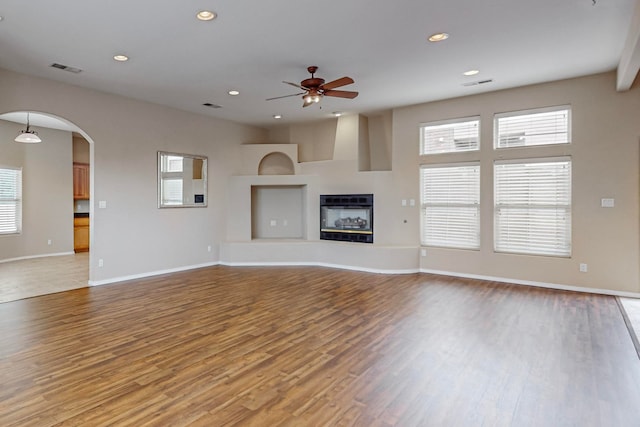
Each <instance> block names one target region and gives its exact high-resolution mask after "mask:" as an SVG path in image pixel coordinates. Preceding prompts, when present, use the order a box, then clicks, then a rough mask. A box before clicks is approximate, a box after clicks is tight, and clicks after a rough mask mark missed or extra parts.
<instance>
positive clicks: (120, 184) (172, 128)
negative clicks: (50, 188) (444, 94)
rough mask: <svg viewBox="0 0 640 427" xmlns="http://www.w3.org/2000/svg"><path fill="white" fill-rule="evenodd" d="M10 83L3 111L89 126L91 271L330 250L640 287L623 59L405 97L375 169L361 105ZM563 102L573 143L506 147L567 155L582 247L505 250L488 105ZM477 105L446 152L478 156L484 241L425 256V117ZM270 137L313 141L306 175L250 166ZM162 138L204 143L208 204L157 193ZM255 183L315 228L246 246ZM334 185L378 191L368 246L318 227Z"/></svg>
mask: <svg viewBox="0 0 640 427" xmlns="http://www.w3.org/2000/svg"><path fill="white" fill-rule="evenodd" d="M0 93H2V94H3V96H2V97H0V113H3V112H9V111H20V110H34V111H42V112H48V113H52V114H55V115H57V116H60V117H62V118H64V119H67V120H70V121H71V122H73V123H75V124H76V125H78V126H79V127H80V128H81V129H83V131H84V132H85V133H86V136H87V137H88V139H89V140H91V141H92V142H95V144H93V146H92V153H91V155H92V159H91V163H92V175H93V176H92V191H93V195H92V205H93V206H92V208H93V211H92V213H93V215H92V227H93V230H92V231H93V232H92V236H93V238H94V242H93V243H92V251H91V263H92V269H91V270H92V273H91V275H92V280H93V281H96V282H100V281H108V280H109V279H114V278H122V277H128V276H135V275H144V274H148V273H152V272H158V271H163V270H168V269H175V268H182V267H188V266H194V265H201V264H206V263H212V262H217V261H223V262H229V263H233V262H234V260H235V261H238V262H244V263H251V262H256V261H258V262H261V263H262V262H266V263H268V262H270V261H273V262H284V263H286V262H291V261H295V262H302V263H304V262H311V263H313V262H324V263H328V264H335V265H344V266H346V267H355V268H358V267H363V268H386V269H393V268H394V266H397V270H398V271H410V270H412V269H415V270H417V269H419V268H421V269H423V270H429V271H442V272H448V273H453V274H459V275H474V276H484V277H497V278H504V279H507V280H516V281H524V282H527V281H528V282H542V283H550V284H559V285H569V286H578V287H585V288H594V289H609V290H614V291H621V292H639V291H640V287H639V276H640V272H639V260H640V251H639V247H638V246H639V245H638V244H639V236H640V231H639V213H640V212H639V204H640V203H639V196H638V194H639V181H640V178H639V173H638V162H639V160H640V152H639V149H638V147H639V139H640V121H638V120H637V118H638V113H639V112H640V96H639V94H640V89H639V88H638V87H636V88H634V89H633V90H632V91H629V92H624V93H618V92H616V91H615V73H606V74H601V75H595V76H588V77H584V78H579V79H572V80H567V81H560V82H552V83H547V84H542V85H536V86H530V87H524V88H517V89H512V90H505V91H500V92H494V93H487V94H481V95H477V96H470V97H465V98H457V99H452V100H446V101H441V102H433V103H427V104H421V105H415V106H409V107H404V108H398V109H396V110H394V111H393V114H392V116H391V119H389V120H387V119H383V122H381V124H382V125H383V126H381V129H384V130H385V132H386V131H391V132H392V133H391V134H392V138H391V141H392V152H391V153H390V155H389V153H387V154H383V155H380V156H378V155H373V153H372V151H371V150H370V152H369V154H370V155H371V167H372V169H374V160H375V159H376V158H385V159H386V162H388V161H389V159H391V164H392V170H391V171H371V172H359V171H358V165H359V159H358V158H357V157H358V153H359V151H358V143H359V137H358V130H359V121H358V117H357V116H354V117H348V116H347V117H341V118H340V119H339V120H327V121H323V122H320V123H314V124H307V125H302V124H298V125H294V126H291V127H286V126H285V127H278V128H276V129H274V130H272V131H270V132H267V131H265V130H262V129H258V128H252V127H249V126H244V125H239V124H234V123H232V122H228V121H223V120H217V119H214V118H208V117H206V116H200V115H196V114H191V113H186V112H183V111H179V110H175V109H170V108H166V107H161V106H157V105H153V104H148V103H143V102H138V101H134V100H131V99H126V98H122V97H117V96H112V95H108V94H104V93H100V92H95V91H90V90H86V89H82V88H78V87H74V86H69V85H64V84H59V83H54V82H51V81H46V80H42V79H35V78H30V77H27V76H24V75H19V74H15V73H12V72H8V71H3V70H0ZM23 95H26V96H23ZM25 99H26V100H27V101H25ZM562 104H570V105H571V106H572V112H573V143H572V144H571V145H570V146H569V147H543V148H539V149H520V150H516V151H514V152H513V154H507V155H509V156H514V157H530V156H536V157H537V156H551V155H557V154H568V155H570V156H571V157H572V159H573V255H572V257H571V258H568V259H567V258H550V257H535V256H526V255H507V254H495V253H494V252H493V243H492V234H493V218H492V202H493V195H492V189H493V180H492V176H491V169H492V162H493V160H494V159H495V158H496V157H495V156H496V154H495V153H494V151H493V149H492V148H491V147H492V145H491V138H492V125H491V123H492V119H493V114H494V113H496V112H504V111H513V110H521V109H529V108H537V107H544V106H550V105H562ZM473 115H480V116H481V119H482V128H481V133H482V135H481V136H482V143H481V144H482V149H481V150H480V152H479V153H475V154H474V153H470V154H469V153H467V154H464V155H462V156H453V157H447V156H444V157H440V159H442V160H443V161H452V160H453V161H457V160H463V159H467V160H472V159H475V160H478V159H479V160H480V161H481V162H482V187H481V191H482V200H481V202H482V208H481V209H482V211H481V212H482V217H481V225H482V235H481V238H482V246H481V249H480V250H479V251H464V250H451V249H449V250H447V249H437V248H426V256H424V257H419V256H418V254H419V253H420V240H419V234H420V233H419V231H420V224H419V219H420V207H419V182H418V170H419V166H420V163H421V161H423V162H429V161H431V160H429V159H424V158H423V159H421V158H420V156H419V155H418V135H419V132H418V129H419V124H420V123H422V122H427V121H433V120H443V119H450V118H456V117H465V116H473ZM388 117H389V116H387V118H388ZM369 122H371V118H369ZM369 133H370V134H371V127H370V128H369ZM354 135H355V137H354ZM354 138H355V139H354ZM369 138H370V139H371V135H369ZM386 140H388V139H384V141H386ZM266 141H270V142H280V143H285V144H288V143H299V144H301V145H305V144H306V145H305V147H304V148H300V150H299V153H300V154H301V155H300V161H301V162H302V163H300V164H298V165H297V166H296V175H289V176H277V175H274V176H260V177H258V176H242V175H244V173H243V171H245V170H246V169H247V165H246V164H245V163H246V162H245V163H243V159H242V156H243V149H242V144H248V143H263V142H266ZM376 145H377V146H379V147H385V144H376ZM158 150H165V151H174V152H184V153H193V154H202V155H206V156H208V157H209V192H208V193H209V194H208V196H209V207H208V208H206V209H205V208H191V209H168V210H159V209H157V208H156V152H157V151H158ZM309 160H313V161H309ZM382 163H384V161H383V162H382ZM256 167H257V165H256ZM254 169H255V167H252V171H253V170H254ZM69 173H70V171H69ZM253 173H255V172H252V174H253ZM69 179H70V178H69ZM69 185H70V184H69ZM255 185H266V186H272V185H276V186H278V185H290V186H305V187H306V191H305V196H304V197H305V199H304V200H305V201H304V205H305V206H306V212H307V213H306V215H307V216H306V225H304V224H303V235H304V236H306V238H307V241H306V242H276V243H272V244H271V245H275V246H273V247H271V246H269V245H270V244H264V245H257V244H256V245H253V246H247V245H252V241H251V187H252V186H255ZM333 193H373V194H374V195H375V218H374V228H375V233H376V235H375V243H374V244H373V245H361V244H360V245H359V244H338V243H336V244H333V243H331V242H318V237H319V236H318V200H317V199H318V196H319V195H320V194H333ZM603 197H606V198H614V199H615V201H616V206H615V208H613V209H604V208H601V207H600V199H601V198H603ZM411 199H413V200H415V201H416V206H414V207H412V206H410V205H408V206H402V203H401V202H402V200H407V201H409V200H411ZM99 201H105V202H106V203H107V208H106V209H98V208H97V204H98V202H99ZM69 206H71V203H69ZM69 209H70V208H69ZM208 246H211V247H212V251H211V252H209V251H208V250H207V247H208ZM276 247H277V251H276V250H275V249H274V248H276ZM219 248H222V249H221V251H219ZM287 254H289V255H287ZM98 259H103V260H104V267H102V268H99V267H97V262H98ZM580 263H587V264H588V266H589V271H588V272H587V273H580V272H579V271H578V266H579V264H580ZM381 266H384V267H381Z"/></svg>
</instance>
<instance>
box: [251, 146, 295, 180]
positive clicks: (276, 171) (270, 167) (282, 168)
mask: <svg viewBox="0 0 640 427" xmlns="http://www.w3.org/2000/svg"><path fill="white" fill-rule="evenodd" d="M258 175H295V168H294V165H293V160H292V159H291V157H289V156H288V155H286V154H285V153H283V152H280V151H275V152H271V153H269V154H267V155H266V156H264V157H263V158H262V160H260V164H259V165H258Z"/></svg>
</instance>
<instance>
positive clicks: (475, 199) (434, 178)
mask: <svg viewBox="0 0 640 427" xmlns="http://www.w3.org/2000/svg"><path fill="white" fill-rule="evenodd" d="M420 182H421V187H422V196H421V207H422V215H421V216H422V221H421V226H422V239H421V240H422V244H423V245H425V246H441V247H449V248H460V249H479V248H480V165H479V164H478V163H472V164H460V163H456V164H453V165H434V166H431V165H430V166H423V167H422V168H421V170H420Z"/></svg>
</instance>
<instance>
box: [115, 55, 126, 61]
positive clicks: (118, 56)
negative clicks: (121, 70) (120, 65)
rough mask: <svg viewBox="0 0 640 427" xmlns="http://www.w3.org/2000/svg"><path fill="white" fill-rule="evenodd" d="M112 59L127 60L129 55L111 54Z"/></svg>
mask: <svg viewBox="0 0 640 427" xmlns="http://www.w3.org/2000/svg"><path fill="white" fill-rule="evenodd" d="M113 59H115V60H116V61H118V62H127V61H128V60H129V57H128V56H127V55H113Z"/></svg>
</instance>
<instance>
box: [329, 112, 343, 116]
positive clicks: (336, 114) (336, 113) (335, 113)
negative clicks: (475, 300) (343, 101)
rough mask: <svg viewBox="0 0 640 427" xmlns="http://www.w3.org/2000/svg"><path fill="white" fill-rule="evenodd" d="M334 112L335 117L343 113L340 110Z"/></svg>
mask: <svg viewBox="0 0 640 427" xmlns="http://www.w3.org/2000/svg"><path fill="white" fill-rule="evenodd" d="M331 114H333V115H334V116H335V117H340V116H341V115H342V113H341V112H340V111H334V112H333V113H331Z"/></svg>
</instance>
